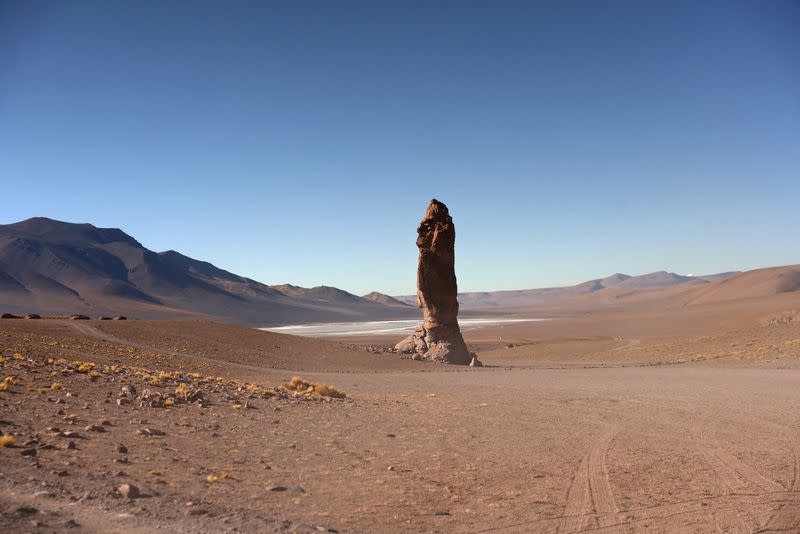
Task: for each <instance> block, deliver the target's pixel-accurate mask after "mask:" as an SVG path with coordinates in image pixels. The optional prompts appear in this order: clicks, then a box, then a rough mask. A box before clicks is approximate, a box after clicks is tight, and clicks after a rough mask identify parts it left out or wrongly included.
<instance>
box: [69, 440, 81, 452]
mask: <svg viewBox="0 0 800 534" xmlns="http://www.w3.org/2000/svg"><path fill="white" fill-rule="evenodd" d="M77 448H78V446H77V445H75V442H74V441H70V442H69V443H67V449H69V450H71V451H74V450H75V449H77Z"/></svg>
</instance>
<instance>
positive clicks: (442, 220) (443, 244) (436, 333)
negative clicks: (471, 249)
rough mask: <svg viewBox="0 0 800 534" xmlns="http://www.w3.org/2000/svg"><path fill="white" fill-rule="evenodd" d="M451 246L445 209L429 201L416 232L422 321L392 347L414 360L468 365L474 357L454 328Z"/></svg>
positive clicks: (450, 224) (453, 240)
mask: <svg viewBox="0 0 800 534" xmlns="http://www.w3.org/2000/svg"><path fill="white" fill-rule="evenodd" d="M455 243H456V229H455V226H454V225H453V219H452V217H450V213H449V212H448V210H447V206H445V205H444V204H442V203H441V202H439V201H438V200H436V199H433V200H431V203H430V204H429V205H428V210H427V211H426V212H425V216H424V217H423V218H422V222H421V223H420V225H419V228H417V247H418V248H419V264H418V267H417V306H418V307H419V308H420V309H421V310H422V315H423V319H424V321H423V323H422V325H421V326H418V327H417V328H416V331H415V332H414V333H413V334H412V335H410V336H408V337H407V338H406V339H404V340H403V341H401V342H400V343H398V344H397V345H396V347H395V348H396V349H397V351H398V352H400V353H403V354H406V355H411V357H412V358H413V359H415V360H431V361H438V362H444V363H454V364H461V365H468V364H470V362H472V359H473V357H474V356H475V355H474V354H472V353H470V352H469V350H467V345H466V344H465V343H464V338H463V337H461V330H460V329H459V327H458V300H457V299H456V293H457V291H458V288H457V285H456V272H455ZM475 361H477V358H475ZM478 363H479V362H478ZM473 365H474V366H477V365H476V364H473Z"/></svg>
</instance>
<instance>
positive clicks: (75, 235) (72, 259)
mask: <svg viewBox="0 0 800 534" xmlns="http://www.w3.org/2000/svg"><path fill="white" fill-rule="evenodd" d="M0 311H2V312H12V313H14V312H19V313H24V312H35V313H42V314H72V313H81V314H87V315H101V314H103V315H106V314H116V313H122V314H126V315H131V316H133V317H141V318H171V317H172V318H174V317H183V318H214V319H224V320H229V321H234V322H239V323H244V324H250V325H257V326H261V325H267V324H281V323H284V324H285V323H293V322H326V321H358V320H372V319H391V318H411V317H416V316H417V315H419V311H418V310H417V309H416V308H412V307H410V306H405V305H403V304H402V303H398V302H397V301H395V300H394V299H392V298H391V297H389V296H386V295H379V294H375V293H370V294H369V295H367V296H366V298H362V297H358V296H356V295H353V294H350V293H348V292H346V291H342V290H341V289H337V288H335V287H326V286H320V287H314V288H302V287H297V286H292V285H288V284H287V285H281V286H268V285H265V284H262V283H259V282H256V281H255V280H251V279H249V278H245V277H242V276H238V275H236V274H233V273H230V272H228V271H225V270H223V269H220V268H218V267H216V266H214V265H212V264H211V263H208V262H205V261H200V260H196V259H193V258H190V257H188V256H184V255H183V254H180V253H179V252H175V251H174V250H169V251H166V252H159V253H157V252H153V251H151V250H148V249H147V248H145V247H144V246H142V244H141V243H139V242H138V241H136V239H134V238H133V237H131V236H129V235H128V234H126V233H125V232H123V231H122V230H118V229H115V228H97V227H95V226H92V225H91V224H73V223H67V222H61V221H55V220H52V219H47V218H44V217H36V218H33V219H28V220H26V221H22V222H19V223H15V224H8V225H0Z"/></svg>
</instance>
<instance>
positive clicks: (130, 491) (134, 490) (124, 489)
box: [117, 484, 141, 499]
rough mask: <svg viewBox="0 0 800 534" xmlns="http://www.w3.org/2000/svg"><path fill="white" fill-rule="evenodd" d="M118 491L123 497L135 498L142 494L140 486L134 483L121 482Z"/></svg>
mask: <svg viewBox="0 0 800 534" xmlns="http://www.w3.org/2000/svg"><path fill="white" fill-rule="evenodd" d="M117 493H119V495H120V497H122V498H123V499H135V498H137V497H139V496H140V495H141V492H140V491H139V488H138V487H136V486H134V485H133V484H120V485H119V486H117Z"/></svg>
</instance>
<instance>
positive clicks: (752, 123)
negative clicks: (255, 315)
mask: <svg viewBox="0 0 800 534" xmlns="http://www.w3.org/2000/svg"><path fill="white" fill-rule="evenodd" d="M798 28H800V2H797V1H794V2H788V1H779V0H768V1H753V2H737V1H735V0H725V1H722V2H712V1H689V2H649V1H638V2H613V1H598V2H595V1H590V0H586V1H575V2H571V1H567V2H532V1H531V2H503V1H499V2H498V1H486V2H468V1H452V2H427V1H426V2H411V1H403V2H395V3H393V2H388V1H380V2H363V3H361V2H359V3H354V2H347V1H343V2H329V1H320V2H310V1H302V0H298V1H286V2H274V3H270V2H250V3H248V2H230V1H222V0H220V1H219V2H200V1H190V2H181V1H161V0H153V1H134V0H130V1H128V2H115V1H106V0H101V1H97V2H81V1H69V0H54V1H51V2H46V1H25V0H23V1H19V2H16V1H8V0H0V181H1V183H2V189H0V191H1V192H2V197H0V198H2V200H3V201H2V209H1V210H0V223H8V222H14V221H17V220H21V219H25V218H28V217H32V216H37V215H40V216H48V217H52V218H56V219H62V220H68V221H74V222H91V223H93V224H96V225H99V226H113V227H120V228H122V229H124V230H125V231H127V232H128V233H129V234H131V235H133V236H134V237H136V238H137V239H139V241H141V242H142V243H143V244H145V245H146V246H148V247H149V248H152V249H155V250H166V249H176V250H178V251H180V252H182V253H185V254H187V255H190V256H192V257H195V258H199V259H206V260H209V261H211V262H213V263H215V264H216V265H218V266H220V267H223V268H226V269H229V270H231V271H234V272H236V273H239V274H243V275H246V276H249V277H252V278H255V279H257V280H260V281H264V282H267V283H283V282H291V283H295V284H299V285H305V286H310V285H319V284H327V285H335V286H338V287H341V288H344V289H347V290H349V291H353V292H356V293H364V292H367V291H370V290H380V291H385V292H388V293H392V294H398V293H409V292H413V289H414V283H415V282H414V281H415V270H416V247H415V245H414V240H415V238H416V233H415V229H416V225H417V223H418V221H419V219H420V217H421V215H422V213H423V211H424V209H425V207H426V204H427V202H428V200H429V199H430V198H431V197H436V198H438V199H440V200H442V201H443V202H445V203H446V204H447V205H448V206H449V207H450V210H451V213H452V214H453V216H454V218H455V222H456V226H457V230H458V241H457V271H458V276H459V282H460V284H459V287H460V289H462V290H490V289H519V288H528V287H540V286H550V285H562V284H571V283H576V282H581V281H584V280H587V279H590V278H595V277H599V276H605V275H608V274H611V273H613V272H617V271H621V272H626V273H630V274H642V273H645V272H649V271H654V270H660V269H667V270H673V271H676V272H679V273H698V274H699V273H711V272H718V271H726V270H732V269H748V268H754V267H759V266H768V265H779V264H789V263H800V240H799V239H798V235H800V31H798Z"/></svg>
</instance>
